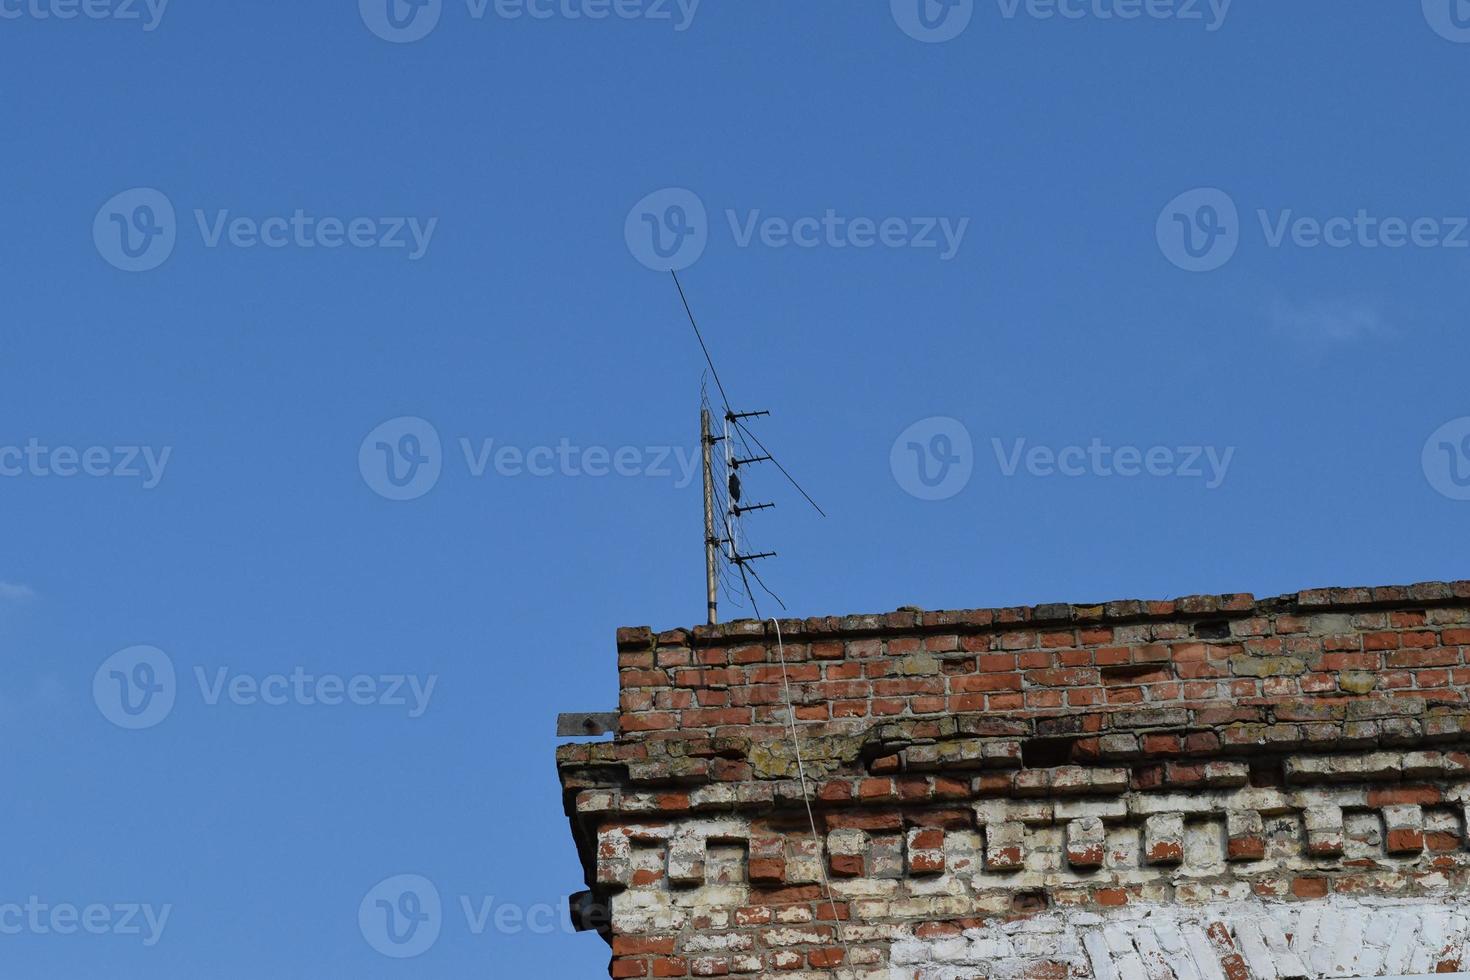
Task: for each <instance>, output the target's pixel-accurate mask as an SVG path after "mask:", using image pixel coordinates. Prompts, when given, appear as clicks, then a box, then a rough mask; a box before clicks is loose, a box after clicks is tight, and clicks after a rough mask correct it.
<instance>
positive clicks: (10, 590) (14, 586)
mask: <svg viewBox="0 0 1470 980" xmlns="http://www.w3.org/2000/svg"><path fill="white" fill-rule="evenodd" d="M34 598H36V590H35V589H33V588H31V587H30V586H29V585H22V584H21V583H19V582H0V602H29V601H30V600H32V599H34Z"/></svg>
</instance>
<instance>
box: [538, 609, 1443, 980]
mask: <svg viewBox="0 0 1470 980" xmlns="http://www.w3.org/2000/svg"><path fill="white" fill-rule="evenodd" d="M781 630H782V634H783V638H784V640H785V643H784V651H785V657H786V660H787V662H788V665H789V666H788V668H787V671H786V673H787V676H788V677H789V680H790V683H791V697H792V702H793V704H794V705H795V712H796V718H797V720H798V722H799V728H800V732H801V741H802V750H803V754H804V756H805V764H806V772H807V775H808V777H809V778H810V780H811V782H810V787H809V795H810V797H811V799H812V802H813V804H814V808H815V817H816V820H817V827H818V834H817V837H816V838H815V839H814V838H813V836H812V833H811V829H810V826H809V824H808V821H807V814H806V809H805V801H804V800H803V797H802V788H801V784H800V782H799V781H798V780H797V779H796V778H795V777H796V776H797V766H796V760H795V758H794V754H793V752H792V751H791V744H790V738H789V733H788V731H787V729H786V727H785V723H786V716H785V711H786V708H785V703H784V700H783V699H784V689H783V684H782V669H781V666H780V663H779V658H778V653H777V646H776V643H775V631H774V629H773V628H771V626H770V624H761V623H754V622H749V621H745V622H737V623H733V624H728V625H724V626H720V627H715V628H705V627H700V628H696V629H694V630H692V631H691V630H671V631H668V632H664V633H659V634H654V633H653V632H652V631H651V630H649V629H646V628H633V629H623V630H620V631H619V632H618V662H619V686H620V699H621V704H620V709H621V723H620V732H619V734H618V736H617V737H616V738H615V739H614V740H613V741H612V742H603V743H592V744H583V745H568V746H563V747H562V749H561V750H560V751H559V758H558V761H559V766H560V771H561V776H562V781H563V786H564V789H565V791H566V799H567V809H568V814H569V816H570V818H571V821H572V826H573V831H574V836H575V839H576V841H577V844H578V847H579V849H580V853H581V855H582V858H583V863H584V865H585V867H586V869H587V884H588V887H589V894H588V895H587V896H586V897H585V898H584V899H583V901H584V902H585V903H587V904H589V905H591V906H594V907H605V908H607V909H608V910H609V911H608V912H607V913H606V914H603V915H597V914H591V915H589V916H588V919H589V922H590V924H594V925H596V926H597V927H598V928H600V930H601V931H602V932H603V934H604V937H605V938H607V939H608V940H609V942H610V943H611V944H612V946H613V953H614V956H613V960H612V964H611V973H612V975H613V976H617V977H643V976H663V977H694V976H722V975H727V974H744V975H757V976H759V975H781V976H792V977H797V978H803V977H810V978H816V977H829V978H838V977H880V976H881V977H890V976H891V977H913V978H929V980H941V978H945V980H957V978H968V977H982V976H983V977H990V976H1034V977H1062V976H1076V977H1097V978H1099V980H1105V978H1108V977H1112V976H1123V977H1130V976H1132V975H1136V976H1138V977H1140V978H1142V977H1146V976H1147V977H1154V976H1165V977H1166V976H1171V975H1178V976H1180V977H1184V976H1201V977H1213V976H1215V975H1216V973H1215V972H1212V970H1213V971H1218V972H1219V975H1220V976H1222V977H1229V978H1230V980H1245V978H1247V977H1252V976H1261V977H1277V976H1281V977H1285V976H1297V975H1300V976H1327V975H1343V974H1342V973H1340V972H1339V973H1333V972H1332V971H1333V970H1336V969H1338V968H1339V967H1341V965H1342V964H1341V963H1340V962H1339V961H1341V960H1351V963H1349V967H1350V968H1351V969H1354V970H1357V971H1358V972H1357V973H1356V974H1353V975H1358V976H1376V975H1391V974H1392V973H1394V972H1399V973H1402V972H1404V971H1403V970H1397V971H1395V970H1390V969H1389V967H1390V966H1392V965H1394V964H1395V963H1397V962H1398V961H1399V960H1403V959H1404V958H1405V956H1407V957H1408V958H1407V959H1406V960H1405V962H1406V963H1408V964H1409V966H1413V965H1414V964H1415V963H1417V962H1418V959H1425V960H1426V962H1428V961H1429V960H1432V962H1429V964H1428V965H1429V967H1430V970H1429V971H1428V972H1433V971H1434V970H1441V969H1448V968H1451V967H1458V966H1459V964H1460V961H1461V960H1462V958H1465V952H1466V951H1465V948H1464V947H1465V945H1466V943H1467V942H1470V929H1467V928H1466V922H1467V921H1470V906H1467V905H1466V900H1470V879H1467V877H1466V875H1467V873H1470V872H1467V868H1470V860H1467V855H1470V852H1467V847H1466V834H1465V805H1466V803H1470V753H1467V752H1466V751H1465V750H1466V749H1470V703H1467V698H1466V695H1467V692H1470V663H1467V660H1466V655H1467V652H1470V583H1464V582H1461V583H1453V584H1443V583H1431V584H1424V585H1418V586H1412V587H1405V588H1397V587H1392V588H1374V589H1332V590H1319V591H1310V592H1302V593H1299V594H1296V595H1291V596H1284V597H1280V598H1276V599H1269V600H1263V601H1259V602H1258V601H1256V600H1255V599H1253V598H1252V597H1251V596H1248V595H1226V596H1194V597H1187V598H1183V599H1178V600H1174V601H1171V602H1137V601H1126V602H1111V603H1104V604H1098V605H1059V604H1056V605H1042V606H1036V607H1023V608H1011V609H987V610H964V611H943V612H921V611H917V610H902V611H899V612H896V613H889V614H886V615H878V616H847V617H840V618H838V617H832V618H815V619H808V620H791V621H784V620H783V621H782V623H781ZM824 872H825V874H826V876H828V877H829V878H830V880H831V888H832V892H833V896H834V899H835V902H833V903H830V904H829V903H827V902H825V901H823V900H822V894H823V885H822V880H823V873H824ZM1373 903H1388V904H1381V908H1383V909H1391V908H1398V909H1400V911H1399V912H1392V911H1391V910H1390V911H1383V912H1382V913H1381V914H1379V913H1378V912H1373V911H1372V910H1373V909H1377V908H1380V905H1374V904H1373ZM1393 903H1399V904H1398V905H1393ZM1404 903H1408V905H1407V906H1405V905H1404ZM1403 908H1410V909H1419V910H1420V911H1421V912H1423V914H1417V913H1410V912H1403V911H1402V909H1403ZM1231 910H1234V911H1231ZM1430 910H1440V911H1442V912H1443V914H1444V916H1445V918H1444V920H1443V922H1440V920H1439V919H1436V918H1434V917H1433V916H1431V915H1429V911H1430ZM1370 913H1371V914H1370ZM1434 914H1435V915H1438V914H1439V912H1435V913H1434ZM1394 915H1400V917H1401V918H1402V919H1403V921H1405V922H1408V921H1412V922H1414V923H1417V925H1416V926H1415V930H1416V931H1414V932H1413V933H1412V935H1411V934H1409V933H1405V934H1404V935H1402V936H1400V935H1398V934H1397V933H1394V932H1393V931H1392V929H1391V930H1390V932H1389V934H1388V935H1386V936H1383V935H1379V934H1378V931H1377V930H1378V929H1379V928H1380V927H1377V926H1375V927H1373V929H1372V930H1369V929H1368V925H1369V924H1371V922H1376V921H1378V920H1380V919H1382V920H1383V921H1390V920H1392V921H1393V922H1397V921H1399V920H1398V919H1394V918H1393V916H1394ZM1304 916H1305V918H1304ZM1385 917H1386V918H1385ZM1431 920H1432V921H1433V922H1435V923H1439V925H1436V926H1433V928H1430V927H1429V926H1426V925H1425V923H1429V922H1431ZM1156 927H1157V928H1156ZM1393 928H1394V929H1397V928H1399V927H1398V926H1394V927H1393ZM1159 929H1162V930H1163V932H1160V931H1159ZM1426 929H1427V930H1428V931H1425V930H1426ZM1278 932H1279V933H1280V935H1277V933H1278ZM1017 937H1020V938H1017ZM1025 937H1031V939H1029V940H1028V939H1026V938H1025ZM1037 937H1042V938H1037ZM1176 941H1177V943H1179V944H1182V945H1179V946H1178V948H1177V949H1172V950H1171V948H1170V944H1173V943H1176ZM1395 943H1397V945H1395ZM1293 944H1295V945H1293ZM1324 944H1325V945H1328V946H1331V947H1332V949H1333V950H1335V952H1333V953H1332V954H1331V957H1330V959H1331V962H1328V961H1327V960H1323V959H1321V958H1320V957H1319V956H1318V947H1320V946H1322V945H1324ZM1339 947H1340V949H1339ZM1430 947H1433V949H1431V948H1430ZM1404 949H1409V950H1411V951H1412V952H1410V953H1407V954H1406V953H1404V952H1403V950H1404ZM1150 957H1153V959H1150ZM1416 958H1417V959H1416ZM1211 963H1213V964H1214V965H1213V966H1211V965H1210V964H1211ZM1467 963H1470V960H1467ZM1150 964H1153V965H1152V966H1150ZM1202 964H1203V965H1202ZM1298 965H1300V966H1301V969H1302V970H1303V971H1305V972H1293V971H1295V970H1297V968H1298ZM1135 967H1137V969H1138V970H1142V971H1143V972H1136V970H1135ZM1191 970H1193V971H1194V972H1193V973H1190V972H1189V971H1191ZM1380 970H1388V972H1386V973H1380V972H1375V971H1380ZM1165 971H1169V972H1165ZM1242 971H1243V972H1242Z"/></svg>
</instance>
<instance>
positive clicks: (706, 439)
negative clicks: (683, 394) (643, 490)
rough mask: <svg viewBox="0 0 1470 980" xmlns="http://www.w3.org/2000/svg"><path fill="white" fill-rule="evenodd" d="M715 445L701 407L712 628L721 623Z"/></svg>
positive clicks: (707, 595)
mask: <svg viewBox="0 0 1470 980" xmlns="http://www.w3.org/2000/svg"><path fill="white" fill-rule="evenodd" d="M714 445H715V440H714V435H713V433H711V432H710V425H709V409H707V408H703V407H701V408H700V410H699V447H700V453H701V455H702V456H703V458H704V588H705V600H706V603H707V605H708V609H709V625H711V626H713V625H715V624H716V623H718V622H719V621H720V616H719V610H718V607H717V598H716V595H715V575H716V571H715V568H716V566H715V563H716V562H717V561H719V558H718V557H717V556H718V552H717V550H716V549H718V548H719V546H720V539H719V537H718V536H717V535H716V534H715V475H714V471H713V469H712V464H713V460H712V456H713V452H712V450H713V449H714Z"/></svg>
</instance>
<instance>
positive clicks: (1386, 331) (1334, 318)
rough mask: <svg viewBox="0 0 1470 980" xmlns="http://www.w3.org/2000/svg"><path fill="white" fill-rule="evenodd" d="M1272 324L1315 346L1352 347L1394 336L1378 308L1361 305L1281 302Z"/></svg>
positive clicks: (1273, 316) (1275, 307)
mask: <svg viewBox="0 0 1470 980" xmlns="http://www.w3.org/2000/svg"><path fill="white" fill-rule="evenodd" d="M1271 322H1272V324H1273V325H1274V326H1275V327H1276V329H1277V330H1278V331H1281V332H1282V333H1285V334H1288V335H1290V336H1292V337H1294V338H1296V339H1298V340H1305V341H1311V342H1314V343H1339V344H1349V343H1354V342H1356V341H1361V340H1372V339H1375V338H1379V337H1391V336H1393V334H1394V328H1393V326H1392V325H1391V324H1389V323H1388V322H1387V321H1386V320H1385V319H1384V317H1383V314H1382V313H1381V312H1380V311H1379V310H1378V308H1377V307H1375V306H1372V305H1370V304H1368V303H1361V302H1350V301H1336V302H1325V303H1293V302H1290V301H1288V300H1277V301H1276V302H1275V303H1274V304H1272V307H1271Z"/></svg>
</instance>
